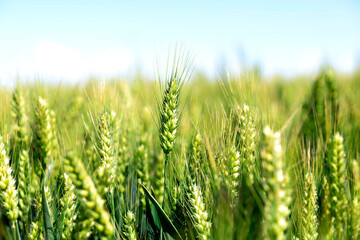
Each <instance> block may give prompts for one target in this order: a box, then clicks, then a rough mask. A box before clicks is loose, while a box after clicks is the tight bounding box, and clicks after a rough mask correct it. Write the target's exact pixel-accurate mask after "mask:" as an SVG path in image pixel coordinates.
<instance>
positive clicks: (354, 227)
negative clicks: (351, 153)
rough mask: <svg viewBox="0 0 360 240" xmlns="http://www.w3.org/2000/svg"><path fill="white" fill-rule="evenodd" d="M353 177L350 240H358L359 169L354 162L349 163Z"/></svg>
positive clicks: (359, 212)
mask: <svg viewBox="0 0 360 240" xmlns="http://www.w3.org/2000/svg"><path fill="white" fill-rule="evenodd" d="M351 165H352V175H353V196H352V200H351V208H350V213H351V214H350V218H351V219H350V226H349V227H350V238H351V239H354V240H355V239H359V235H360V234H359V233H360V200H359V199H360V168H359V163H358V162H357V161H356V160H353V161H352V162H351Z"/></svg>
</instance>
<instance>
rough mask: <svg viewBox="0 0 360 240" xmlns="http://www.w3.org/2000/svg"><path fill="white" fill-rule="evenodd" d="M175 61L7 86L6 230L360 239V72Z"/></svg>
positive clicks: (0, 227) (70, 235) (0, 176)
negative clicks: (207, 69)
mask: <svg viewBox="0 0 360 240" xmlns="http://www.w3.org/2000/svg"><path fill="white" fill-rule="evenodd" d="M169 65H171V67H170V68H169V71H168V72H167V74H165V75H163V77H158V78H157V79H155V80H152V79H148V78H145V77H142V76H141V75H139V76H136V77H134V78H133V79H130V81H124V80H122V79H107V80H106V81H103V80H96V79H92V80H89V81H88V82H86V83H84V84H79V85H61V84H60V85H49V84H44V83H42V82H41V81H38V82H35V83H18V84H17V85H16V87H15V88H13V89H9V88H6V89H5V88H4V89H1V90H0V93H1V96H0V99H1V108H0V114H1V115H0V116H1V121H0V136H1V137H0V154H1V155H0V206H1V215H0V216H1V222H0V239H14V240H18V239H219V240H220V239H291V240H293V239H360V202H359V199H360V166H359V152H360V145H359V134H360V107H359V103H360V94H359V91H360V71H359V70H358V71H357V72H354V73H352V74H341V73H337V72H336V71H335V70H332V69H331V68H329V67H324V68H321V69H320V70H319V72H318V74H317V76H315V77H313V76H306V75H304V76H298V77H294V78H291V79H287V78H284V77H273V78H271V79H268V78H265V77H263V76H261V74H260V72H259V71H257V70H256V69H248V70H246V71H243V72H242V73H239V74H235V75H229V76H219V77H218V78H217V79H209V78H208V77H206V76H204V75H202V74H200V73H196V71H194V72H193V69H194V68H195V69H196V66H195V67H194V66H193V65H191V64H189V63H188V62H187V61H186V59H185V60H184V61H181V59H178V60H175V62H173V63H170V64H169ZM159 75H161V74H159Z"/></svg>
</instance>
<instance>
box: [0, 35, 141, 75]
mask: <svg viewBox="0 0 360 240" xmlns="http://www.w3.org/2000/svg"><path fill="white" fill-rule="evenodd" d="M134 62H135V60H134V56H133V55H132V54H131V53H130V52H128V51H125V50H123V49H120V48H113V49H108V50H106V51H103V52H101V53H99V54H93V55H90V56H84V55H83V54H81V53H80V52H79V51H77V50H76V49H74V48H72V47H69V46H66V45H63V44H59V43H56V42H52V41H42V42H39V43H38V44H36V45H35V47H34V48H33V54H32V55H30V56H19V57H17V59H16V60H14V61H13V62H11V63H9V64H8V65H9V66H7V67H5V66H4V69H7V72H4V71H3V72H0V78H1V79H8V78H12V79H15V77H16V75H17V74H19V75H20V76H21V77H33V76H40V77H41V78H50V79H63V80H69V81H74V80H79V79H82V78H86V77H88V76H89V75H101V76H113V75H116V74H124V73H127V72H128V70H129V68H130V67H131V66H132V65H133V64H134Z"/></svg>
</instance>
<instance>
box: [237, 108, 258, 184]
mask: <svg viewBox="0 0 360 240" xmlns="http://www.w3.org/2000/svg"><path fill="white" fill-rule="evenodd" d="M237 138H238V139H237V145H238V149H239V152H240V155H241V165H242V172H243V175H244V178H245V180H246V182H247V184H249V185H252V184H253V183H254V175H255V168H256V166H255V164H256V163H255V147H256V142H255V138H256V129H255V122H254V119H253V116H252V115H251V113H250V109H249V107H248V106H247V105H244V106H243V108H242V109H241V111H240V116H239V129H238V134H237Z"/></svg>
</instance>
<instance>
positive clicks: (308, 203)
mask: <svg viewBox="0 0 360 240" xmlns="http://www.w3.org/2000/svg"><path fill="white" fill-rule="evenodd" d="M317 210H318V206H317V194H316V185H315V181H314V177H313V175H312V173H311V172H308V173H306V175H305V184H304V195H303V200H302V210H301V225H300V226H301V231H300V233H301V235H302V237H301V239H304V240H316V239H317V237H318V232H317V230H318V220H317Z"/></svg>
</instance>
